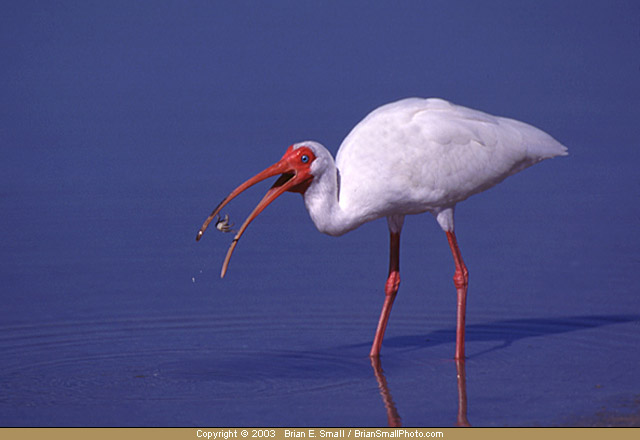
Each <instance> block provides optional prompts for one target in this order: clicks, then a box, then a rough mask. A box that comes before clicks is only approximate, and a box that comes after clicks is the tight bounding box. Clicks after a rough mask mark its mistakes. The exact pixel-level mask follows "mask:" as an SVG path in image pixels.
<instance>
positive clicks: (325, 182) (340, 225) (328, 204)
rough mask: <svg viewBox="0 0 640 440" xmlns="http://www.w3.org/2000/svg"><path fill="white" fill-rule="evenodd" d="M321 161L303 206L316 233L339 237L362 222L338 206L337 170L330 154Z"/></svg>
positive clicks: (305, 194) (306, 193) (338, 183)
mask: <svg viewBox="0 0 640 440" xmlns="http://www.w3.org/2000/svg"><path fill="white" fill-rule="evenodd" d="M323 159H324V160H323V162H324V163H323V164H322V168H323V169H322V171H320V172H319V173H318V174H316V175H315V176H314V178H313V181H312V182H311V185H309V188H307V190H306V191H305V193H304V194H303V198H304V204H305V206H306V208H307V211H309V216H310V217H311V220H312V221H313V223H314V224H315V225H316V228H318V231H320V232H322V233H324V234H328V235H333V236H339V235H342V234H345V233H347V232H349V231H351V230H353V229H355V228H357V227H358V226H360V225H361V224H362V223H364V221H363V219H362V218H359V217H358V216H357V215H354V213H350V212H349V211H348V210H345V209H344V207H342V206H341V205H340V201H339V200H340V178H339V171H338V168H337V167H336V165H335V162H334V160H333V158H332V157H331V156H330V154H329V157H324V158H323ZM365 221H366V220H365Z"/></svg>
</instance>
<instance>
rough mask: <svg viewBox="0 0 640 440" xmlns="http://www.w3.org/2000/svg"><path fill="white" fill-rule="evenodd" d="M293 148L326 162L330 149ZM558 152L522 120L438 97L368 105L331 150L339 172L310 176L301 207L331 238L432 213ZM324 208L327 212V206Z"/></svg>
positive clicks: (316, 146)
mask: <svg viewBox="0 0 640 440" xmlns="http://www.w3.org/2000/svg"><path fill="white" fill-rule="evenodd" d="M296 145H311V146H312V149H313V150H314V153H316V156H319V155H322V157H323V160H324V158H325V157H327V156H329V157H327V159H326V160H327V161H331V159H330V153H328V152H327V151H326V149H324V148H322V146H320V145H319V144H317V143H315V142H311V141H307V142H301V143H300V144H296ZM565 151H566V148H565V147H563V146H562V145H561V144H560V143H559V142H557V141H556V140H555V139H553V138H552V137H551V136H549V135H548V134H546V133H545V132H543V131H541V130H538V129H537V128H535V127H532V126H530V125H528V124H525V123H523V122H519V121H516V120H513V119H507V118H500V117H496V116H492V115H489V114H487V113H483V112H480V111H477V110H472V109H469V108H466V107H461V106H457V105H454V104H451V103H449V102H447V101H444V100H441V99H435V98H431V99H420V98H408V99H404V100H401V101H398V102H394V103H391V104H387V105H384V106H382V107H380V108H378V109H376V110H374V111H373V112H372V113H370V114H369V115H368V116H367V117H365V118H364V119H363V120H362V121H361V122H360V123H359V124H358V125H356V126H355V127H354V128H353V130H352V131H351V133H349V135H348V136H347V137H346V138H345V140H344V141H343V142H342V145H341V146H340V149H339V150H338V153H337V155H336V160H335V166H336V167H337V169H338V171H337V176H339V177H334V171H333V170H328V171H327V172H325V173H324V175H323V176H322V177H319V176H317V175H316V176H315V178H314V180H315V179H316V178H319V179H323V178H324V177H325V176H326V178H327V180H328V182H327V183H325V182H323V183H322V185H318V186H319V188H318V191H314V190H315V188H314V183H313V182H312V184H311V185H310V187H309V189H308V190H307V191H306V192H305V194H304V197H305V204H306V206H307V209H308V210H309V212H310V214H311V217H312V219H313V221H314V223H315V224H316V226H317V227H318V229H319V230H320V231H321V232H325V233H327V234H330V235H341V234H344V233H345V232H348V231H350V230H352V229H355V228H356V227H358V226H360V225H361V224H363V223H365V222H367V221H371V220H374V219H376V218H380V217H386V216H389V215H398V214H402V215H407V214H419V213H423V212H427V211H428V212H431V213H433V214H434V215H436V216H437V215H438V214H439V213H440V212H442V211H444V210H446V209H448V208H452V207H453V206H454V205H455V204H456V203H458V202H460V201H462V200H464V199H466V198H468V197H469V196H471V195H473V194H476V193H479V192H481V191H484V190H486V189H488V188H490V187H492V186H494V185H496V184H498V183H500V182H501V181H502V180H504V179H505V178H506V177H508V176H510V175H512V174H515V173H517V172H518V171H520V170H522V169H524V168H526V167H528V166H530V165H533V164H535V163H537V162H539V161H541V160H543V159H546V158H549V157H553V156H556V155H559V154H566V153H565ZM325 152H326V153H325ZM312 172H313V170H312ZM334 181H335V182H336V186H335V189H334V187H332V185H331V184H332V183H333V182H334ZM320 186H321V188H320ZM315 193H318V195H316V194H315ZM308 199H309V200H308ZM316 199H320V200H322V201H318V202H315V200H316ZM330 199H334V200H337V202H338V206H337V207H333V206H332V200H330ZM328 206H332V208H334V209H332V210H329V211H327V210H326V207H328ZM337 208H339V209H337ZM314 210H315V211H317V212H318V215H314ZM447 229H450V228H447Z"/></svg>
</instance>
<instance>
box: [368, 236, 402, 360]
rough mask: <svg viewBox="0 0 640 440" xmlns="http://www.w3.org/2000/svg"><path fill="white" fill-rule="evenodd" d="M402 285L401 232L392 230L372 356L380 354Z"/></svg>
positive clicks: (370, 354)
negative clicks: (392, 308) (390, 315)
mask: <svg viewBox="0 0 640 440" xmlns="http://www.w3.org/2000/svg"><path fill="white" fill-rule="evenodd" d="M399 287H400V232H391V236H390V246H389V277H388V278H387V283H386V284H385V287H384V293H385V297H384V304H383V306H382V312H381V313H380V320H379V321H378V329H377V330H376V336H375V338H374V339H373V345H372V346H371V353H369V356H370V357H378V356H380V347H381V346H382V338H384V331H385V330H386V328H387V322H388V321H389V314H390V313H391V307H392V306H393V301H394V300H395V299H396V293H398V288H399Z"/></svg>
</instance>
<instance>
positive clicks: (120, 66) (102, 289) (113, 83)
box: [0, 1, 640, 426]
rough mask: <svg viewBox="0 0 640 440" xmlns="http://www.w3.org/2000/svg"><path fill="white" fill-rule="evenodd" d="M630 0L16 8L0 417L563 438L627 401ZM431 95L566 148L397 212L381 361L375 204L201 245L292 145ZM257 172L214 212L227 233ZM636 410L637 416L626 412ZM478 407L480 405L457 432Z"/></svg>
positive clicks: (290, 206) (8, 25) (294, 205)
mask: <svg viewBox="0 0 640 440" xmlns="http://www.w3.org/2000/svg"><path fill="white" fill-rule="evenodd" d="M639 13H640V6H638V4H637V2H631V1H630V2H617V3H616V7H611V5H610V2H589V4H588V5H587V4H584V3H582V2H579V3H578V2H575V3H574V2H562V3H561V4H558V2H540V1H535V2H533V1H532V2H515V3H514V2H492V3H489V4H484V3H483V4H480V3H478V2H444V3H441V2H402V3H401V4H391V3H382V2H380V3H375V4H370V2H357V1H353V2H328V3H327V2H322V3H318V4H309V3H308V2H278V3H277V5H273V4H266V3H265V4H263V3H259V2H233V3H230V2H229V4H221V3H218V2H204V1H203V2H191V3H189V5H185V4H184V3H183V2H162V3H157V2H137V3H136V4H135V5H133V4H131V3H130V2H106V3H105V2H61V3H56V4H53V3H49V2H20V3H16V4H15V5H12V6H7V8H6V11H5V13H4V14H3V18H2V26H0V36H1V39H0V41H1V50H2V52H1V59H2V62H0V65H1V67H0V75H1V76H0V79H2V88H1V89H0V90H1V92H0V93H1V94H2V95H1V98H2V102H3V104H4V105H2V106H1V107H0V111H1V112H2V116H1V117H0V145H1V148H2V157H1V160H0V209H2V212H3V216H2V220H1V221H0V237H1V239H0V255H1V257H2V265H0V282H1V286H2V291H1V292H2V307H0V425H1V426H95V425H98V426H205V425H206V426H240V425H252V426H264V425H268V426H305V425H315V426H318V425H330V426H341V425H356V426H386V425H389V424H403V425H405V426H450V425H455V424H457V423H460V422H461V421H465V420H467V421H468V422H469V423H470V424H471V425H473V426H529V425H534V426H551V425H565V424H573V423H576V422H575V421H576V420H580V422H578V423H581V424H585V423H586V424H589V423H595V424H597V423H598V420H600V419H597V418H595V417H594V415H595V414H597V413H601V412H602V411H605V412H610V413H614V414H622V415H628V414H632V415H633V414H637V412H638V407H637V402H638V396H639V395H640V380H639V379H638V374H637V365H638V364H639V363H640V350H638V346H639V344H640V296H639V295H638V287H637V279H638V276H637V274H638V270H639V269H640V258H639V255H640V232H639V231H640V228H639V227H638V226H639V221H640V208H639V206H640V204H639V203H638V202H639V201H640V199H639V196H640V180H639V179H638V173H637V168H638V164H639V163H640V160H639V159H640V153H639V152H638V151H639V150H638V148H637V146H638V139H640V128H639V127H638V124H637V121H638V117H639V116H640V108H639V106H638V102H640V56H639V55H638V54H639V53H640V52H639V51H638V48H639V46H640V36H639V34H638V29H639V26H640V22H639V21H638V17H640V14H639ZM406 96H439V97H443V98H446V99H449V100H451V101H454V102H457V103H460V104H463V105H467V106H471V107H475V108H479V109H482V110H485V111H489V112H492V113H495V114H499V115H504V116H510V117H515V118H518V119H522V120H524V121H527V122H530V123H532V124H534V125H537V126H539V127H541V128H543V129H545V130H547V131H548V132H550V133H551V134H553V136H554V137H556V138H557V139H559V140H560V141H561V142H563V143H564V144H565V145H567V146H568V147H569V149H570V156H568V157H566V158H558V159H554V160H550V161H545V162H544V163H541V164H539V165H536V166H534V167H533V168H531V169H528V170H526V171H524V172H522V173H520V174H518V175H516V176H513V177H511V178H509V179H507V180H506V181H505V182H504V183H502V184H501V185H499V186H498V187H496V188H494V189H492V190H490V191H488V192H486V193H483V194H480V195H477V196H474V197H472V198H470V199H469V200H467V201H465V202H464V203H462V204H460V205H459V206H458V208H457V210H456V216H457V217H456V232H457V235H458V239H459V243H460V247H461V249H462V254H463V256H464V258H465V261H466V263H467V265H468V267H469V270H470V287H469V303H468V313H467V355H468V359H467V361H466V362H465V363H464V365H456V363H455V362H454V361H453V360H452V357H453V352H454V345H455V289H454V286H453V283H452V280H451V277H452V275H453V269H454V268H453V262H452V259H451V255H450V252H449V249H448V246H447V242H446V239H445V236H444V234H443V233H442V232H441V230H440V229H439V228H438V226H437V224H436V222H435V221H434V220H433V219H432V218H431V217H430V216H429V215H422V216H415V217H409V218H407V220H406V223H405V228H404V230H403V236H402V244H401V273H402V286H401V288H400V292H399V294H398V298H397V300H396V303H395V305H394V310H393V312H392V315H391V320H390V324H389V327H388V329H387V334H386V338H385V342H384V344H383V347H382V357H381V364H380V365H372V364H371V362H370V360H369V358H368V356H367V354H368V352H369V348H370V345H371V341H372V338H373V333H374V331H375V325H376V323H377V319H378V314H379V311H380V307H381V305H382V301H383V296H384V295H383V286H384V281H385V278H386V270H387V264H388V262H387V258H388V255H387V252H388V234H387V227H386V224H385V222H384V221H383V220H380V221H376V222H373V223H370V224H367V225H364V226H362V227H361V228H359V229H357V230H355V231H353V232H351V233H349V234H347V235H345V236H343V237H341V238H338V239H336V238H332V237H328V236H324V235H322V234H320V233H318V232H317V231H316V230H315V228H314V226H313V224H312V222H311V221H310V220H309V218H308V216H307V213H306V211H305V210H304V206H303V204H302V203H301V200H300V197H299V196H298V195H295V194H288V195H285V196H283V197H282V198H281V199H279V200H278V201H277V202H275V203H274V204H273V205H272V206H270V207H269V208H268V209H267V210H266V211H265V212H264V213H263V214H262V215H261V216H260V217H259V218H258V219H257V220H256V221H255V222H254V223H253V224H252V225H251V227H250V228H249V229H248V231H247V232H246V234H245V235H244V236H243V239H242V241H241V242H240V243H239V245H238V248H237V250H236V252H235V254H234V258H233V260H232V261H231V265H230V268H229V272H228V274H227V276H226V278H225V279H224V280H221V279H220V278H219V271H220V265H221V263H222V260H223V258H224V254H225V252H226V249H227V247H228V245H229V243H230V241H231V238H232V236H231V235H225V234H221V233H219V232H217V231H215V230H214V229H210V230H209V231H207V233H206V234H205V236H204V237H203V239H202V241H201V242H199V243H196V242H195V240H194V239H195V234H196V232H197V230H198V228H199V227H200V225H201V224H202V221H203V220H204V219H205V218H206V216H207V215H208V214H209V213H210V212H211V210H212V209H213V208H214V207H215V205H216V204H217V203H218V202H219V201H220V199H221V198H222V197H223V196H224V195H226V194H227V193H228V192H229V191H230V190H231V189H233V188H234V187H235V186H236V185H237V184H239V183H240V182H242V181H244V180H245V179H246V178H248V177H250V176H252V175H253V174H254V173H255V172H257V171H259V170H261V169H263V168H265V167H266V166H267V165H270V164H271V163H273V162H274V161H276V160H277V159H278V158H279V157H280V156H281V155H282V154H283V152H284V150H285V149H286V147H287V146H288V145H289V144H291V143H293V142H296V141H299V140H303V139H308V138H312V139H316V140H318V141H321V142H323V143H324V144H325V145H327V146H328V147H329V149H330V150H332V151H333V152H335V151H336V149H337V147H338V145H339V143H340V140H341V139H342V138H343V137H344V136H345V135H346V134H347V132H348V131H349V129H350V128H351V127H352V126H353V125H355V124H356V123H357V122H358V121H359V120H360V119H361V118H362V117H363V116H364V115H365V114H366V113H367V112H369V111H370V110H372V109H373V108H375V107H377V106H379V105H381V104H384V103H386V102H389V101H392V100H395V99H399V98H402V97H406ZM268 186H269V184H268V183H265V184H264V185H262V186H259V187H257V188H252V189H251V190H250V191H247V193H246V194H244V195H243V196H242V197H240V198H238V199H237V200H234V202H233V203H232V204H231V205H229V207H228V209H225V212H226V213H228V214H229V215H230V217H231V219H232V221H236V222H240V221H242V220H243V219H244V217H245V216H246V215H247V214H248V213H249V212H250V210H251V209H252V207H253V206H254V205H255V203H257V201H258V200H259V198H260V197H261V196H262V194H263V193H264V191H265V190H266V189H267V188H268ZM634 402H635V403H634ZM465 417H466V419H465Z"/></svg>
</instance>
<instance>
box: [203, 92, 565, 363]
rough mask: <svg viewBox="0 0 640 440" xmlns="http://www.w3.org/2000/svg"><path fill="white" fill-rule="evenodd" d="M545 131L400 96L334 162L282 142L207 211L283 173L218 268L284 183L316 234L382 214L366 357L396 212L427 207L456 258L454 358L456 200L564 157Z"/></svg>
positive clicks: (396, 232)
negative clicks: (383, 252)
mask: <svg viewBox="0 0 640 440" xmlns="http://www.w3.org/2000/svg"><path fill="white" fill-rule="evenodd" d="M566 151H567V150H566V148H565V147H564V146H562V145H561V144H560V143H559V142H558V141H556V140H555V139H553V138H552V137H551V136H549V135H548V134H546V133H545V132H543V131H541V130H539V129H537V128H535V127H533V126H531V125H528V124H525V123H523V122H519V121H516V120H513V119H508V118H502V117H497V116H492V115H489V114H487V113H483V112H480V111H477V110H472V109H469V108H466V107H462V106H457V105H454V104H451V103H449V102H447V101H444V100H441V99H435V98H431V99H421V98H408V99H403V100H401V101H397V102H394V103H391V104H387V105H384V106H382V107H379V108H378V109H376V110H374V111H373V112H371V113H370V114H369V115H368V116H366V117H365V118H364V119H363V120H362V121H361V122H360V123H359V124H358V125H356V126H355V127H354V128H353V130H352V131H351V132H350V133H349V135H348V136H347V137H346V138H345V140H344V141H343V143H342V145H341V146H340V149H339V151H338V153H337V156H336V160H335V161H334V160H333V157H332V156H331V154H330V153H329V151H328V150H327V149H326V148H324V147H323V146H322V145H321V144H319V143H317V142H313V141H305V142H300V143H297V144H294V145H292V146H291V147H289V149H288V150H287V152H286V153H285V155H284V156H283V157H282V159H281V160H280V161H279V162H277V163H276V164H274V165H273V166H271V167H269V168H267V169H266V170H264V171H263V172H262V173H259V174H258V175H256V176H255V177H254V178H252V179H250V180H248V181H247V182H245V183H244V184H242V185H241V186H239V187H238V188H236V190H234V191H233V192H232V193H231V194H230V195H229V196H227V197H226V198H225V199H224V200H223V201H222V202H221V203H220V204H219V205H218V207H217V208H216V209H215V210H214V212H213V213H212V214H211V216H210V217H209V218H208V219H207V221H206V222H205V224H204V225H203V227H202V228H201V230H200V232H199V233H198V237H197V238H198V239H199V238H200V237H201V236H202V233H203V232H204V230H205V229H206V227H207V226H208V224H209V222H210V221H211V220H212V219H213V217H215V216H216V215H218V213H219V212H220V210H221V209H222V207H223V206H224V205H226V204H227V203H228V202H229V201H230V200H231V199H233V198H234V197H235V196H236V195H238V194H239V193H240V192H242V191H244V190H245V189H246V188H248V187H249V186H252V185H253V184H255V183H257V182H259V181H261V180H264V179H265V178H267V177H269V176H273V175H277V174H282V175H281V177H280V179H278V180H277V181H276V183H275V184H274V185H273V187H272V188H271V189H270V190H269V192H268V193H267V194H266V195H265V197H264V198H263V200H262V201H261V202H260V203H259V204H258V206H257V207H256V208H255V209H254V211H253V212H252V213H251V215H250V216H249V217H248V218H247V220H246V221H245V223H244V224H243V225H242V227H241V228H240V230H239V231H238V233H237V235H236V237H235V238H234V241H233V243H232V245H231V247H230V249H229V252H228V253H227V258H226V259H225V263H224V265H223V272H222V274H223V276H224V273H225V271H226V268H227V264H228V262H229V258H230V257H231V253H232V252H233V249H234V248H235V245H236V243H237V241H238V240H239V238H240V236H241V235H242V233H243V232H244V230H245V229H246V227H247V226H248V224H249V223H250V222H251V221H252V220H253V219H254V218H255V217H256V216H257V215H258V214H259V213H260V212H261V211H262V210H263V209H264V208H265V207H266V206H267V205H268V204H269V203H271V202H272V201H273V200H274V199H275V198H276V197H278V196H279V195H280V194H282V193H283V192H284V191H294V192H300V193H302V195H303V198H304V203H305V206H306V208H307V210H308V211H309V214H310V216H311V219H312V220H313V222H314V224H315V225H316V227H317V228H318V230H319V231H320V232H324V233H327V234H330V235H334V236H338V235H342V234H344V233H346V232H349V231H351V230H353V229H355V228H357V227H358V226H360V225H362V224H363V223H365V222H368V221H371V220H375V219H377V218H380V217H387V220H388V224H389V230H390V234H391V247H390V254H391V257H390V264H389V276H388V279H387V283H386V285H385V294H386V299H385V303H384V306H383V311H382V314H381V317H380V322H379V325H378V330H377V332H376V338H375V340H374V344H373V347H372V351H371V356H377V355H378V354H379V351H380V345H381V343H382V337H383V335H384V331H385V328H386V323H387V320H388V317H389V313H390V310H391V306H392V304H393V301H394V299H395V296H396V293H397V290H398V286H399V282H400V276H399V238H400V231H401V229H402V224H403V221H404V216H405V215H409V214H419V213H423V212H430V213H432V214H433V215H434V216H435V217H436V219H437V221H438V223H439V224H440V226H441V227H442V229H443V230H444V231H445V232H446V233H447V238H448V240H449V244H450V246H451V250H452V253H453V256H454V262H455V265H456V274H455V275H454V283H455V285H456V289H457V291H458V326H457V330H458V336H457V341H456V358H458V359H461V358H463V357H464V314H465V312H464V311H465V304H466V290H467V284H468V274H467V269H466V267H465V266H464V262H463V261H462V257H461V255H460V251H459V249H458V245H457V241H456V238H455V234H454V232H453V230H454V222H453V210H454V207H455V205H456V203H458V202H460V201H462V200H465V199H466V198H467V197H469V196H471V195H473V194H476V193H478V192H481V191H484V190H486V189H488V188H490V187H492V186H494V185H496V184H498V183H500V182H501V181H502V180H504V179H505V178H507V177H508V176H510V175H512V174H515V173H517V172H518V171H521V170H522V169H524V168H526V167H528V166H531V165H533V164H535V163H537V162H539V161H541V160H544V159H547V158H551V157H554V156H560V155H566V154H567V152H566Z"/></svg>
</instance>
